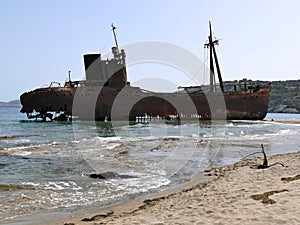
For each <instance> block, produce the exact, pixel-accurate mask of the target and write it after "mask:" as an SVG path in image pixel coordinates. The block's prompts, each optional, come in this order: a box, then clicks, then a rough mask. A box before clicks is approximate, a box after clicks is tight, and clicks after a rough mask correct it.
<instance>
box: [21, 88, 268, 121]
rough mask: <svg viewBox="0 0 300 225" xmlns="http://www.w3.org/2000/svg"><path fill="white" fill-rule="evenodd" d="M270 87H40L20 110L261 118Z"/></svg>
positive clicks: (120, 116) (115, 116) (91, 115)
mask: <svg viewBox="0 0 300 225" xmlns="http://www.w3.org/2000/svg"><path fill="white" fill-rule="evenodd" d="M270 90H271V87H264V88H261V89H260V90H259V91H257V92H253V93H243V92H223V93H222V92H212V93H206V94H204V93H198V94H187V93H185V92H175V93H153V92H145V91H144V90H141V89H140V88H136V87H130V86H128V87H124V88H123V89H121V90H117V89H114V88H110V87H102V88H99V87H63V88H61V87H60V88H40V89H37V90H34V91H31V92H27V93H24V94H22V95H21V97H20V99H21V104H22V105H23V107H22V109H21V112H23V113H27V114H28V115H31V114H32V113H34V112H35V113H38V114H42V115H46V114H47V113H48V115H49V113H63V114H64V115H65V116H68V117H74V116H75V117H78V118H79V119H83V120H94V119H95V120H100V121H101V120H106V119H107V120H136V118H137V117H144V116H148V117H150V118H156V117H160V118H166V119H170V118H176V119H181V120H183V119H185V120H211V119H229V120H232V119H239V120H261V119H263V118H264V117H265V116H266V114H267V111H268V104H269V94H270Z"/></svg>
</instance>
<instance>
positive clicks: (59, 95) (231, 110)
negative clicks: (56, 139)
mask: <svg viewBox="0 0 300 225" xmlns="http://www.w3.org/2000/svg"><path fill="white" fill-rule="evenodd" d="M114 31H115V27H113V32H114ZM114 37H116V36H115V33H114ZM212 37H213V36H212V31H211V26H210V35H209V37H208V39H209V42H208V43H207V44H205V47H207V48H208V49H210V81H211V82H210V84H209V85H207V86H196V87H195V86H193V87H183V88H182V90H180V91H177V92H174V93H157V92H151V91H147V90H143V89H141V88H139V87H132V86H131V85H130V83H129V82H128V81H127V72H126V62H125V56H126V55H125V51H124V50H123V49H121V50H119V48H118V44H117V40H116V38H115V42H116V47H113V48H112V54H113V58H111V59H102V58H101V54H86V55H84V66H85V73H86V74H85V75H86V79H85V80H81V81H71V78H70V75H69V80H68V81H67V82H66V83H65V85H64V87H48V88H39V89H36V90H33V91H29V92H26V93H24V94H22V95H21V96H20V100H21V104H22V109H21V112H22V113H26V114H27V116H28V118H35V119H39V118H41V119H42V120H44V121H45V120H46V119H47V118H49V119H50V120H52V119H57V120H67V119H72V118H75V117H76V118H79V119H81V120H100V121H103V120H133V121H134V120H137V118H141V117H144V118H150V119H151V118H165V119H177V120H212V119H220V120H222V119H229V120H233V119H238V120H261V119H264V117H265V116H266V114H267V111H268V104H269V95H270V91H271V84H267V85H266V84H256V83H253V82H249V81H247V80H245V81H242V82H237V83H230V84H228V83H227V84H224V82H223V81H222V76H221V73H220V68H219V63H218V60H217V56H216V51H215V49H214V45H216V44H218V41H217V40H212ZM214 62H215V63H214ZM215 67H216V71H217V73H216V74H217V75H218V78H219V84H216V83H213V81H214V80H215V77H214V76H215V72H214V71H215Z"/></svg>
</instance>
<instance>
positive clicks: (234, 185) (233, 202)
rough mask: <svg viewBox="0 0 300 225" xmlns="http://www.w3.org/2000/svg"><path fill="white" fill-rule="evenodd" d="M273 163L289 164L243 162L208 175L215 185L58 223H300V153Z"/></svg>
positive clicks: (277, 158)
mask: <svg viewBox="0 0 300 225" xmlns="http://www.w3.org/2000/svg"><path fill="white" fill-rule="evenodd" d="M268 159H269V164H273V163H276V162H280V163H282V164H283V165H284V166H282V165H279V164H277V165H274V166H271V167H269V168H267V169H253V168H251V165H253V164H261V163H262V159H251V160H243V161H241V162H238V163H235V164H233V165H229V166H224V167H218V168H214V169H212V170H211V171H206V172H205V177H206V178H209V181H204V179H200V180H198V183H193V184H190V186H189V187H185V189H182V190H179V191H176V192H173V193H163V194H161V195H160V196H156V197H152V198H148V199H144V200H136V201H132V202H130V203H127V204H124V205H121V206H115V207H112V208H110V209H106V210H104V209H103V210H102V211H99V213H98V214H93V215H86V216H81V217H78V215H77V217H74V218H69V219H64V221H57V223H55V224H69V225H71V224H76V225H78V224H79V225H82V224H85V225H91V224H93V225H94V224H156V225H158V224H300V216H299V215H300V152H297V153H289V154H283V155H276V156H271V157H268ZM83 218H85V219H84V220H85V221H82V219H83ZM52 224H53V223H52Z"/></svg>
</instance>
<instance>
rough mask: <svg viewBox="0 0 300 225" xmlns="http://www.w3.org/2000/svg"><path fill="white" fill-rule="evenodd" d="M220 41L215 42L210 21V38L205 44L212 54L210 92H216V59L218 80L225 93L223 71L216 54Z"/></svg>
mask: <svg viewBox="0 0 300 225" xmlns="http://www.w3.org/2000/svg"><path fill="white" fill-rule="evenodd" d="M218 44H219V41H218V40H214V41H213V38H212V29H211V22H210V21H209V36H208V43H207V44H205V45H204V46H205V47H207V48H209V50H210V51H209V53H210V62H209V64H210V91H214V84H213V83H214V76H215V71H214V59H215V63H216V68H217V73H218V79H219V82H220V88H221V91H222V92H223V91H224V85H223V80H222V75H221V70H220V66H219V61H218V57H217V53H216V49H215V45H218Z"/></svg>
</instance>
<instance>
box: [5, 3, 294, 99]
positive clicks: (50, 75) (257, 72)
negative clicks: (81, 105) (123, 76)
mask: <svg viewBox="0 0 300 225" xmlns="http://www.w3.org/2000/svg"><path fill="white" fill-rule="evenodd" d="M299 8H300V1H297V0H282V1H279V0H264V1H261V0H252V1H241V0H226V1H221V0H219V1H217V0H207V1H204V0H188V1H177V0H172V1H169V0H165V1H161V0H151V1H141V0H139V1H137V0H131V1H121V0H115V1H100V0H77V1H73V0H51V1H50V0H45V1H40V0H26V1H21V0H0V30H1V35H0V65H1V67H0V74H1V80H0V101H10V100H15V99H18V98H19V96H20V94H22V93H23V92H25V91H29V90H33V89H35V88H38V87H42V86H44V85H49V84H50V83H51V82H52V81H58V82H60V83H62V84H63V83H64V82H65V80H66V78H67V74H68V71H69V70H71V76H72V79H73V80H75V79H82V78H84V66H83V58H82V55H83V54H86V53H99V52H101V53H106V52H108V51H110V47H111V46H112V45H114V39H113V35H112V32H111V24H112V23H114V24H115V26H116V27H117V30H116V31H117V37H118V42H119V45H120V46H121V47H122V46H126V45H130V44H132V43H135V42H144V41H159V42H165V43H170V44H172V45H176V46H179V47H180V48H182V49H185V50H187V51H189V52H191V53H193V54H194V55H196V56H197V57H199V58H200V59H201V60H202V61H205V55H204V48H203V44H204V43H205V41H206V40H207V36H208V21H211V22H212V26H213V32H214V36H215V37H217V38H218V39H219V46H218V47H217V51H218V56H219V61H220V65H221V70H222V75H223V80H239V79H243V78H249V79H252V80H270V81H274V80H294V79H300V71H299V52H300V42H299V40H300V13H299ZM125 51H126V48H125ZM141 51H142V50H141ZM141 54H142V53H141ZM158 54H159V53H158ZM170 54H172V53H170ZM166 67H167V66H166V65H163V66H162V67H160V68H159V67H158V66H157V65H155V63H152V68H156V70H154V69H152V68H151V63H150V64H147V65H145V66H144V67H143V66H140V65H136V66H135V68H134V65H133V66H131V68H129V69H128V79H129V80H130V81H131V82H135V81H136V82H137V83H139V81H140V80H141V79H142V78H147V77H156V76H162V77H163V78H164V79H166V80H171V81H172V82H173V81H174V83H175V84H176V85H181V83H180V82H183V83H184V82H185V81H186V80H184V79H180V78H178V76H180V74H179V73H178V72H175V71H174V68H171V69H170V68H166ZM157 68H159V69H161V71H160V72H158V71H159V70H157ZM156 73H160V74H156ZM174 74H177V75H176V76H177V78H176V76H175V75H174ZM178 74H179V75H178ZM185 79H186V78H185ZM142 83H143V82H142Z"/></svg>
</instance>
